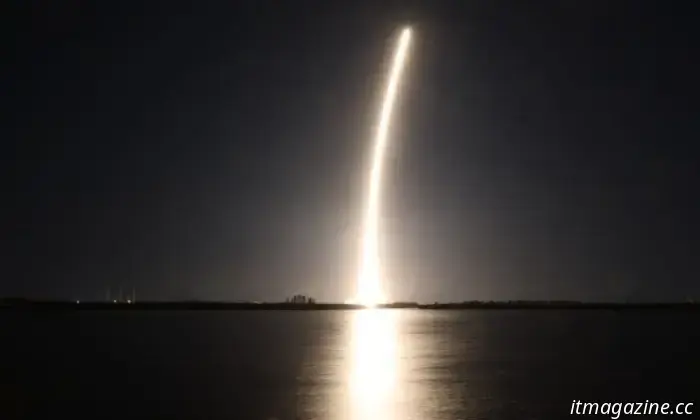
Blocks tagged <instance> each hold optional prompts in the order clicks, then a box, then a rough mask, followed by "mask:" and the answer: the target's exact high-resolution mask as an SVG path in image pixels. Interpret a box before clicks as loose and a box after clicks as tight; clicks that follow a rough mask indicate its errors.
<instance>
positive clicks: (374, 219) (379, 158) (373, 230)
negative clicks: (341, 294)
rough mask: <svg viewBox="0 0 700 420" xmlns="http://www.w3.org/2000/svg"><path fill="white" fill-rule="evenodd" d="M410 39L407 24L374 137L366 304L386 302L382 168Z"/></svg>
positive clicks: (364, 252)
mask: <svg viewBox="0 0 700 420" xmlns="http://www.w3.org/2000/svg"><path fill="white" fill-rule="evenodd" d="M410 42H411V29H410V28H404V29H403V30H402V31H401V37H400V38H399V44H398V47H397V48H396V52H395V54H394V59H393V63H392V65H391V70H390V71H391V73H390V74H389V84H388V85H387V88H386V92H385V93H384V100H383V103H382V108H381V113H380V115H379V127H378V129H377V134H376V137H375V140H374V153H373V156H372V166H371V169H370V178H369V191H368V197H367V208H366V213H365V218H364V232H363V237H362V249H361V257H360V258H361V260H360V269H359V275H358V279H357V296H356V302H357V303H360V304H363V305H366V306H373V305H376V304H378V303H382V302H384V293H383V291H382V284H381V275H380V268H381V267H380V264H379V217H380V211H381V208H380V204H381V203H380V197H381V187H382V170H383V166H384V152H385V150H386V145H387V139H388V135H389V126H390V122H391V113H392V110H393V108H394V102H395V101H396V92H397V90H398V86H399V82H400V80H401V74H402V72H403V68H404V63H405V61H406V55H407V53H408V46H409V44H410Z"/></svg>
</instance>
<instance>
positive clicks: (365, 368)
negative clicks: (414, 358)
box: [349, 309, 399, 420]
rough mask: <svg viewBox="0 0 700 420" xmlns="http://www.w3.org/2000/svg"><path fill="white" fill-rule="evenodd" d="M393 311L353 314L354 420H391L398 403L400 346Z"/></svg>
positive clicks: (367, 311)
mask: <svg viewBox="0 0 700 420" xmlns="http://www.w3.org/2000/svg"><path fill="white" fill-rule="evenodd" d="M394 315H395V314H394V313H393V311H391V310H381V309H364V310H358V311H355V312H354V313H353V319H352V342H351V355H350V358H351V364H350V378H349V380H350V384H349V385H350V399H351V401H350V403H351V412H352V418H353V419H358V420H359V419H368V420H369V419H389V418H391V417H393V415H394V414H395V411H394V405H395V404H396V403H397V399H396V396H397V395H396V394H397V392H396V389H397V363H398V358H399V354H398V350H399V349H398V345H397V344H398V343H397V336H396V325H395V323H394V321H395V320H394V318H393V316H394Z"/></svg>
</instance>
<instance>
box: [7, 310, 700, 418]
mask: <svg viewBox="0 0 700 420" xmlns="http://www.w3.org/2000/svg"><path fill="white" fill-rule="evenodd" d="M574 399H576V400H584V401H599V402H608V401H609V402H618V401H622V402H626V401H641V402H644V401H645V400H650V401H658V402H666V401H668V402H672V403H676V402H691V401H693V400H696V401H697V402H696V403H695V408H694V411H696V412H697V413H700V314H696V313H673V312H653V311H649V312H621V313H614V312H608V311H536V310H530V311H517V310H513V311H496V310H494V311H476V310H474V311H428V310H383V311H354V312H353V311H323V312H312V311H309V312H307V311H288V312H284V311H279V312H278V311H254V312H245V311H231V312H225V311H222V312H186V311H183V312H157V311H153V312H118V313H116V312H115V313H110V312H73V313H58V312H55V313H51V312H46V313H20V312H9V311H7V312H0V419H14V418H42V419H52V418H66V417H65V416H68V417H67V418H71V419H74V418H91V419H112V418H114V419H136V418H139V419H141V418H143V419H160V418H164V419H166V418H172V419H261V420H267V419H271V418H274V419H278V420H286V419H295V420H296V419H329V420H334V419H338V420H339V419H372V420H391V419H416V420H423V419H435V420H438V419H439V420H455V419H518V420H525V419H555V418H570V417H571V416H570V414H569V413H570V410H571V402H572V400H574ZM586 417H590V416H586ZM609 417H610V416H600V418H609ZM623 417H624V416H623ZM676 417H678V416H676ZM684 417H685V416H684ZM645 418H646V417H645ZM666 418H668V417H666ZM685 418H691V417H690V416H687V417H685Z"/></svg>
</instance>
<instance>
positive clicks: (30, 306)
mask: <svg viewBox="0 0 700 420" xmlns="http://www.w3.org/2000/svg"><path fill="white" fill-rule="evenodd" d="M375 308H378V309H430V310H476V309H481V310H512V309H518V310H523V309H527V310H530V309H538V310H541V309H547V310H552V309H556V310H591V309H598V310H662V309H663V310H686V311H687V310H699V309H700V304H697V303H596V302H547V301H511V302H508V301H506V302H462V303H432V304H418V303H413V302H407V303H390V304H383V305H377V306H376V307H375ZM3 309H5V310H8V309H16V310H112V311H124V310H126V311H134V310H297V311H328V310H358V309H366V307H365V306H363V305H355V304H344V303H313V304H309V303H284V302H282V303H255V302H240V303H239V302H136V303H126V302H124V303H109V302H70V301H4V302H3V301H0V310H3Z"/></svg>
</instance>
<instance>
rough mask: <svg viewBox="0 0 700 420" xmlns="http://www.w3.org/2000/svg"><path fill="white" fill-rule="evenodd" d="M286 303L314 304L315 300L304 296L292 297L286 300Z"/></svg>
mask: <svg viewBox="0 0 700 420" xmlns="http://www.w3.org/2000/svg"><path fill="white" fill-rule="evenodd" d="M286 302H287V303H304V304H314V303H316V299H314V298H312V297H308V296H306V295H294V296H292V297H291V298H287V300H286Z"/></svg>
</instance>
